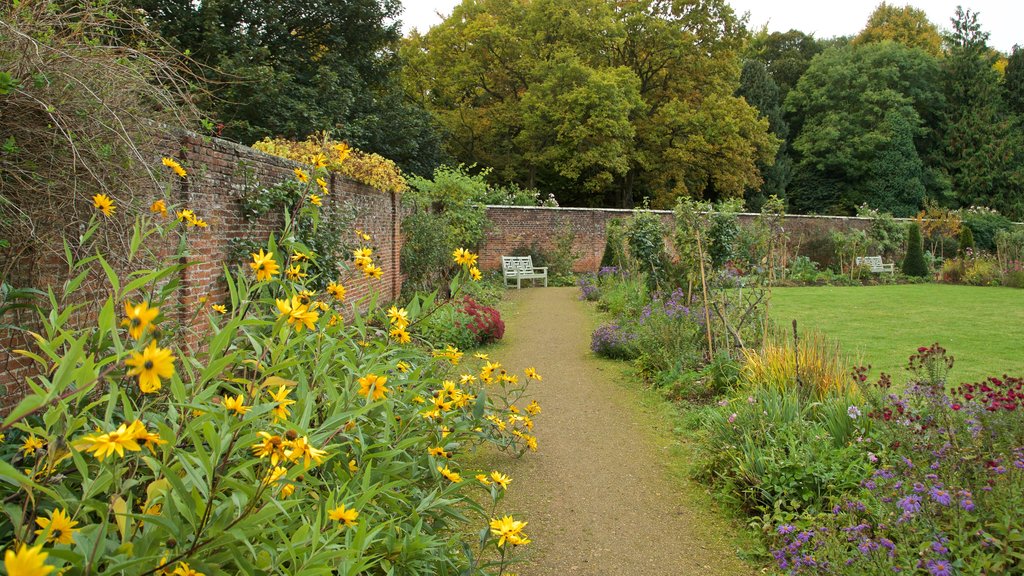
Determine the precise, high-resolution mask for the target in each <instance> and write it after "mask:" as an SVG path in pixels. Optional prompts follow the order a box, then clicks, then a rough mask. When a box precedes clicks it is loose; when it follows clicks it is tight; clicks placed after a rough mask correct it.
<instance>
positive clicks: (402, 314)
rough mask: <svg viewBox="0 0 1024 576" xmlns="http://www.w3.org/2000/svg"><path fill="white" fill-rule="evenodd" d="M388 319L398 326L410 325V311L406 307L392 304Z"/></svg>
mask: <svg viewBox="0 0 1024 576" xmlns="http://www.w3.org/2000/svg"><path fill="white" fill-rule="evenodd" d="M387 316H388V321H389V322H391V324H393V325H395V326H397V327H398V328H405V327H406V326H408V325H409V312H408V311H407V310H406V309H405V308H399V307H398V306H392V307H391V308H388V311H387Z"/></svg>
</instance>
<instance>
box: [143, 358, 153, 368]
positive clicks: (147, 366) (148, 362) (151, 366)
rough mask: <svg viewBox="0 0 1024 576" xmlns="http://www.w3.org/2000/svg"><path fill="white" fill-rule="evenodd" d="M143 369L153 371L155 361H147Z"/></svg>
mask: <svg viewBox="0 0 1024 576" xmlns="http://www.w3.org/2000/svg"><path fill="white" fill-rule="evenodd" d="M142 367H143V368H145V369H146V370H152V369H153V361H152V360H146V363H145V364H143V365H142Z"/></svg>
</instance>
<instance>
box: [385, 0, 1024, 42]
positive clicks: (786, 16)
mask: <svg viewBox="0 0 1024 576" xmlns="http://www.w3.org/2000/svg"><path fill="white" fill-rule="evenodd" d="M880 2H881V0H843V1H840V2H836V1H831V2H824V1H822V0H731V1H730V2H729V4H730V5H732V7H733V9H734V10H736V12H738V13H740V14H742V13H745V12H749V13H750V28H751V29H758V28H760V27H761V26H762V25H765V24H767V25H768V30H769V31H772V32H774V31H780V32H785V31H786V30H789V29H791V28H795V29H797V30H800V31H802V32H807V33H814V35H815V36H816V37H818V38H830V37H832V36H845V35H854V34H856V33H858V32H860V31H861V29H863V28H864V25H865V24H866V23H867V21H868V16H869V15H870V14H871V12H872V11H874V9H875V7H877V6H878V4H879V3H880ZM458 3H459V0H403V1H402V4H404V5H405V13H404V14H403V15H402V23H403V28H404V30H405V31H407V32H408V31H409V30H411V29H412V28H418V29H419V30H420V31H421V32H426V31H427V29H429V28H430V26H432V25H434V24H437V23H438V22H440V21H441V18H440V17H438V16H437V13H438V12H440V13H441V14H444V15H448V14H450V13H451V11H452V7H453V6H455V5H456V4H458ZM889 3H890V4H894V5H897V6H902V5H903V4H905V3H906V2H903V1H901V0H890V2H889ZM910 4H911V5H912V6H915V7H917V8H921V9H923V10H924V11H925V12H927V13H928V18H929V19H930V20H931V21H932V22H934V23H935V24H936V25H938V26H939V28H943V29H944V28H949V19H950V17H952V16H953V13H954V12H955V11H956V7H957V5H958V4H960V5H963V6H964V8H969V9H971V10H974V11H976V12H978V13H980V16H979V20H980V21H981V25H982V29H983V30H985V31H987V32H989V34H990V36H989V45H990V46H992V47H994V48H996V49H998V50H1002V51H1004V52H1009V51H1010V49H1011V48H1013V45H1014V44H1020V45H1022V46H1024V26H1021V23H1024V1H1021V0H916V1H912V2H910Z"/></svg>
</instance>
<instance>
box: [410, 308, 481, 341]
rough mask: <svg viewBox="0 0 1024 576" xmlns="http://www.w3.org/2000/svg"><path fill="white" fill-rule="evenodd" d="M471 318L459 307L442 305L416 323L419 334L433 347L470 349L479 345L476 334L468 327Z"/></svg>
mask: <svg viewBox="0 0 1024 576" xmlns="http://www.w3.org/2000/svg"><path fill="white" fill-rule="evenodd" d="M472 322H473V318H472V317H471V316H470V315H469V314H466V313H465V312H464V311H462V310H460V309H459V308H457V307H455V306H451V305H442V306H440V307H439V308H438V310H437V311H435V312H434V313H432V314H430V315H429V316H426V317H425V319H424V320H423V321H422V322H421V323H420V324H419V325H418V330H419V333H420V335H421V336H422V337H423V339H424V340H426V341H427V342H430V343H431V344H432V345H433V346H434V347H437V348H444V347H446V346H454V347H456V348H458V349H460V350H471V349H473V348H476V347H477V346H479V342H478V341H477V337H476V334H475V333H473V331H472V330H471V329H470V328H469V325H470V324H471V323H472Z"/></svg>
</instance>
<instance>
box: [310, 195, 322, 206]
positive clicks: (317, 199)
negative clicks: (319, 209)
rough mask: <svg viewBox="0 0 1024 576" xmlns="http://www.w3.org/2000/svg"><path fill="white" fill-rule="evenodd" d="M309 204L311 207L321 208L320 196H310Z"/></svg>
mask: <svg viewBox="0 0 1024 576" xmlns="http://www.w3.org/2000/svg"><path fill="white" fill-rule="evenodd" d="M309 203H310V204H312V205H313V206H323V205H324V199H323V198H321V197H320V196H317V195H316V194H310V195H309Z"/></svg>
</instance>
